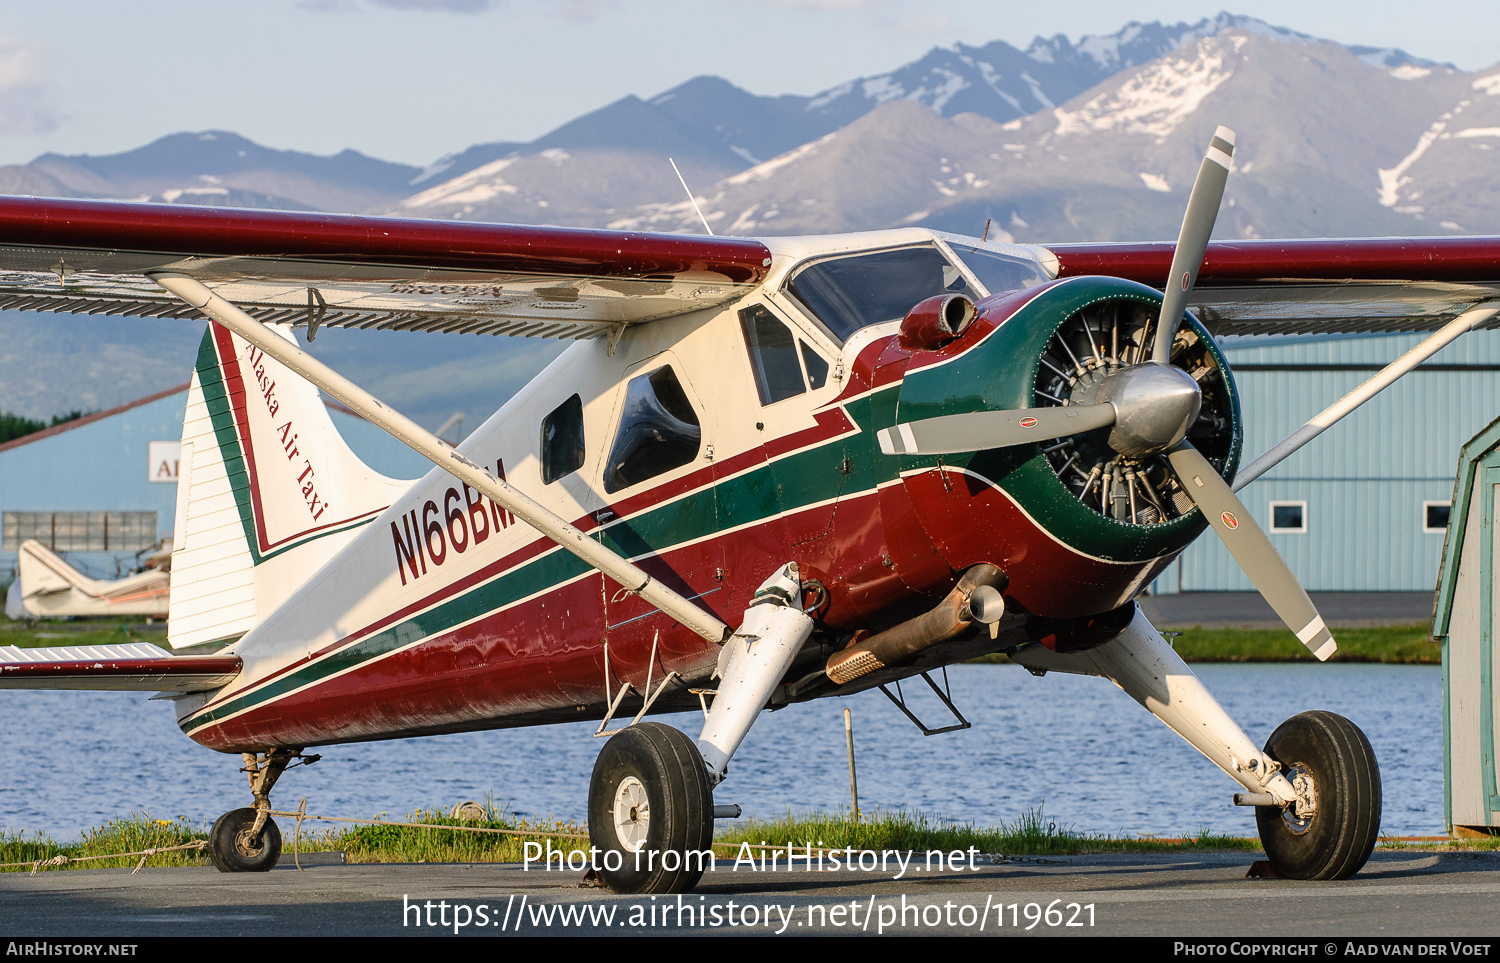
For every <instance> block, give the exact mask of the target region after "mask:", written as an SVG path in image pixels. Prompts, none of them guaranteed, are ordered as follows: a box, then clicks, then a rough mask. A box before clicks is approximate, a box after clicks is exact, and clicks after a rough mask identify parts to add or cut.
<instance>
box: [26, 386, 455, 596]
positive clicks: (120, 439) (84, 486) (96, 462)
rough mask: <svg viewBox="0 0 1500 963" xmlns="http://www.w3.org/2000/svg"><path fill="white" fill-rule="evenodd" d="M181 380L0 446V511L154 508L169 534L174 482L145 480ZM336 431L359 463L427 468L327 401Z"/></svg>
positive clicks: (175, 415) (403, 472)
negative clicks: (151, 453)
mask: <svg viewBox="0 0 1500 963" xmlns="http://www.w3.org/2000/svg"><path fill="white" fill-rule="evenodd" d="M186 406H187V385H185V384H184V385H179V386H177V387H174V388H169V389H167V390H165V391H162V392H158V393H156V394H153V395H148V396H146V397H145V398H140V399H137V400H136V401H132V402H129V403H128V404H124V405H121V406H119V407H117V408H111V409H108V410H106V411H102V412H98V413H96V414H92V415H88V416H86V417H84V418H81V419H79V420H77V421H71V422H67V423H65V424H62V425H58V426H57V427H55V428H49V429H47V430H45V431H39V432H37V433H35V434H32V435H27V436H25V437H23V438H17V439H15V440H14V441H10V442H7V443H5V444H4V445H0V512H65V511H85V512H97V511H154V512H156V518H157V535H158V538H166V537H167V536H169V535H171V534H172V524H173V519H174V512H175V507H176V504H177V485H176V483H175V482H161V481H152V480H151V479H150V475H151V473H152V472H151V469H152V467H153V466H151V465H150V464H149V461H150V459H149V458H148V451H149V447H150V443H151V442H153V441H170V442H177V441H179V440H180V439H181V438H182V418H183V414H184V411H185V409H186ZM329 415H330V417H331V418H332V419H333V424H334V426H335V427H336V428H337V429H338V431H339V434H340V435H342V436H343V437H344V440H345V441H347V442H348V443H349V447H350V448H352V449H353V450H354V452H355V453H356V454H358V455H359V456H360V458H362V459H363V460H364V461H365V462H366V464H368V465H370V467H372V468H374V469H375V470H376V471H378V472H381V473H382V474H385V475H389V476H390V477H392V478H418V477H420V476H422V475H424V474H426V472H427V469H428V468H430V467H431V466H430V465H429V464H428V463H427V461H426V460H424V459H423V458H422V457H421V456H420V455H418V454H416V453H415V452H413V451H412V450H411V449H409V448H407V447H406V446H405V445H403V444H401V443H400V442H398V441H396V440H395V439H394V438H391V437H390V436H389V435H387V434H386V433H385V432H384V431H382V430H381V429H379V428H377V427H376V426H374V425H372V424H370V423H369V422H367V421H365V420H364V419H363V418H360V417H359V416H358V415H355V414H354V413H352V412H350V411H348V410H347V409H345V408H343V406H341V405H329ZM65 554H66V557H67V559H68V561H69V562H71V563H73V564H74V565H76V566H77V567H78V568H79V569H80V570H82V571H84V572H85V573H86V574H89V575H92V576H95V577H97V578H116V577H118V576H119V575H120V574H123V573H126V572H129V571H130V569H131V567H132V566H134V565H135V564H136V553H135V552H134V551H124V552H69V553H65ZM15 565H16V553H15V551H14V549H12V550H10V551H0V584H6V583H9V582H10V581H11V579H12V578H13V577H14V573H15Z"/></svg>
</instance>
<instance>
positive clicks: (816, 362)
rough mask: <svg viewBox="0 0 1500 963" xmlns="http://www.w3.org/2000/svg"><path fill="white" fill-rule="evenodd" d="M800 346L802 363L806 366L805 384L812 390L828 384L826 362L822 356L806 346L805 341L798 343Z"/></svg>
mask: <svg viewBox="0 0 1500 963" xmlns="http://www.w3.org/2000/svg"><path fill="white" fill-rule="evenodd" d="M797 343H798V344H800V345H802V363H803V364H805V365H807V383H808V384H809V385H811V386H812V388H813V390H814V391H816V390H817V389H819V388H821V387H823V386H824V385H825V384H827V383H828V362H826V361H824V360H823V356H822V355H820V354H818V353H817V352H816V351H814V350H813V349H812V348H809V347H808V346H807V342H806V341H798V342H797Z"/></svg>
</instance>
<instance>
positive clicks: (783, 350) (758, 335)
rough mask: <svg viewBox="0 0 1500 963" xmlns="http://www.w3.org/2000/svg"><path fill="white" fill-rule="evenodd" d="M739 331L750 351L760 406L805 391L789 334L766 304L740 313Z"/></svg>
mask: <svg viewBox="0 0 1500 963" xmlns="http://www.w3.org/2000/svg"><path fill="white" fill-rule="evenodd" d="M740 330H742V331H743V332H744V334H745V347H746V348H748V349H749V351H750V367H752V368H754V369H755V390H757V391H759V392H760V403H761V404H762V405H773V404H775V403H776V402H778V401H785V400H786V399H788V398H791V397H793V396H795V395H800V394H802V392H804V391H806V390H807V386H806V385H804V384H803V383H802V366H801V365H799V364H798V363H797V345H796V342H795V341H794V340H793V339H792V332H791V331H790V330H789V329H788V328H787V326H786V325H784V324H782V323H781V321H780V320H779V319H778V318H777V317H776V316H775V315H774V314H772V313H771V312H770V311H768V310H767V309H766V306H765V305H763V304H755V305H751V306H750V307H748V308H745V309H744V310H743V311H741V312H740Z"/></svg>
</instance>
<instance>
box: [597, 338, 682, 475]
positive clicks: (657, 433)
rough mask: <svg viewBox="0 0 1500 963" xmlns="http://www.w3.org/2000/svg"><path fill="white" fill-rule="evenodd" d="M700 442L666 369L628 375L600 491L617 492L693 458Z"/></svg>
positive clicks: (677, 385) (679, 384) (679, 388)
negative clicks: (617, 429)
mask: <svg viewBox="0 0 1500 963" xmlns="http://www.w3.org/2000/svg"><path fill="white" fill-rule="evenodd" d="M702 440H703V430H702V429H701V428H700V427H699V425H698V415H697V413H696V412H694V411H693V406H692V405H691V404H690V403H689V402H688V399H687V393H686V392H684V391H683V390H682V382H680V381H678V380H677V375H676V374H675V373H674V372H673V371H672V369H671V368H670V367H661V368H657V369H656V370H655V371H651V372H648V373H647V374H643V375H640V376H638V377H635V378H632V379H630V384H629V385H627V386H626V388H625V411H624V414H623V415H622V416H621V417H620V431H619V434H618V435H616V436H615V444H614V447H613V448H612V449H611V450H610V453H609V462H608V463H607V464H606V466H605V470H604V490H605V491H606V492H611V493H613V492H617V491H619V490H621V489H622V488H629V487H630V486H631V485H634V484H637V483H639V482H643V481H645V480H646V479H648V478H654V477H656V476H657V475H660V474H661V473H662V472H666V471H671V470H672V469H673V468H678V467H680V466H682V465H686V464H688V463H690V462H692V461H693V459H695V458H697V457H698V448H699V444H700V442H702Z"/></svg>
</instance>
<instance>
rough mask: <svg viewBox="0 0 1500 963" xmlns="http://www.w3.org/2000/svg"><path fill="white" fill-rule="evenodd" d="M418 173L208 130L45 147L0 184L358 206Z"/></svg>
mask: <svg viewBox="0 0 1500 963" xmlns="http://www.w3.org/2000/svg"><path fill="white" fill-rule="evenodd" d="M420 173H421V169H420V168H417V167H412V166H410V165H408V164H392V163H389V162H387V161H382V160H376V159H375V158H373V157H367V156H365V155H364V154H361V153H359V152H358V151H352V150H345V151H341V152H340V153H338V154H335V155H334V156H332V157H321V156H319V155H316V154H307V153H303V152H301V151H292V150H273V149H271V148H268V147H262V146H260V145H259V144H257V143H255V142H254V141H251V140H247V139H246V138H244V137H241V136H240V135H239V134H234V133H230V132H228V131H222V130H211V131H201V132H198V133H182V134H172V135H170V136H167V137H163V138H161V139H159V140H155V141H152V142H151V143H149V144H147V145H146V146H144V147H140V148H137V149H135V150H132V151H125V152H124V153H120V154H105V155H99V156H95V155H90V154H82V155H64V154H43V155H42V156H40V157H38V158H37V159H36V160H34V161H32V162H31V163H29V164H26V165H16V166H10V167H0V187H3V188H4V189H5V190H6V191H7V192H8V193H12V192H13V193H25V194H38V193H45V194H50V195H60V196H65V197H109V198H130V199H139V200H153V201H164V202H166V203H185V204H209V205H216V206H229V207H270V208H281V209H286V210H321V211H362V210H366V209H368V208H371V207H375V206H377V205H380V204H382V203H389V202H391V201H394V200H397V199H399V198H402V197H405V196H407V195H408V194H410V193H411V181H412V179H413V178H414V177H417V176H418V175H420ZM12 187H14V188H15V189H14V190H12ZM26 188H32V189H26Z"/></svg>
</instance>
